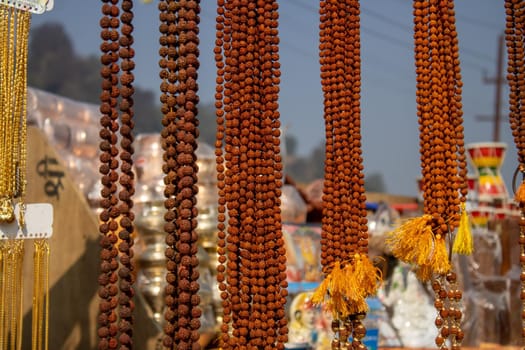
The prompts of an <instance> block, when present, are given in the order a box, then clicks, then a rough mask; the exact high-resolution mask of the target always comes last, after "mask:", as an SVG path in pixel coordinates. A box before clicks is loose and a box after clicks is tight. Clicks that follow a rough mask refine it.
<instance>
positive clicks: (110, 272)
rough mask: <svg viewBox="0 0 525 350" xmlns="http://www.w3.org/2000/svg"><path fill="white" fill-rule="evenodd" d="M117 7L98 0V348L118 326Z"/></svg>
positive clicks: (112, 344)
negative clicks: (99, 195) (99, 174)
mask: <svg viewBox="0 0 525 350" xmlns="http://www.w3.org/2000/svg"><path fill="white" fill-rule="evenodd" d="M119 13H120V8H119V7H118V0H103V1H102V14H103V16H102V18H101V20H100V26H101V28H102V31H101V37H102V40H103V41H102V44H101V46H100V49H101V51H102V56H101V62H102V68H101V76H102V93H101V95H100V101H101V104H100V113H101V118H100V125H101V127H102V129H101V130H100V137H101V142H100V150H101V154H100V163H101V165H100V168H99V171H100V173H101V175H102V177H101V183H102V186H103V187H102V190H101V197H102V198H101V201H100V205H101V208H102V211H101V213H100V216H99V217H100V222H101V224H100V226H99V230H100V233H101V234H102V236H101V238H100V246H101V248H102V250H101V252H100V259H101V262H100V275H99V277H98V282H99V285H100V287H99V290H98V295H99V297H100V302H99V316H98V324H99V328H98V337H99V343H98V348H99V349H100V350H106V349H116V348H117V347H118V345H119V341H118V326H117V319H118V316H117V306H118V302H119V300H118V294H119V288H118V286H117V281H118V275H117V270H118V268H119V263H118V260H117V257H118V249H117V248H116V246H115V244H116V243H117V241H118V237H117V232H118V229H119V225H118V222H117V218H118V217H119V216H120V214H121V213H120V208H119V198H118V196H117V182H118V180H119V174H118V171H117V169H118V166H119V161H118V158H117V156H118V155H119V150H118V148H117V142H118V136H117V132H118V130H119V122H118V119H119V112H118V108H117V105H118V99H119V96H120V89H119V87H118V74H119V72H120V67H119V65H118V61H119V53H118V51H119V49H120V44H119V37H120V34H119V31H118V28H119V26H120V21H119V18H118V15H119Z"/></svg>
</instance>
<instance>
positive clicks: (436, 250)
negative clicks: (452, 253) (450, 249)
mask: <svg viewBox="0 0 525 350" xmlns="http://www.w3.org/2000/svg"><path fill="white" fill-rule="evenodd" d="M450 269H451V265H450V260H449V258H448V254H447V246H446V244H445V240H444V239H442V238H441V236H439V235H438V236H436V237H435V239H434V243H433V252H432V255H431V256H430V257H429V259H428V260H427V261H426V263H425V264H423V265H419V266H417V267H416V277H417V278H418V279H419V280H420V281H422V282H426V281H429V280H430V279H431V278H432V276H433V275H434V274H439V275H443V274H447V273H448V272H450Z"/></svg>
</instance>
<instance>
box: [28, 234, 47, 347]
mask: <svg viewBox="0 0 525 350" xmlns="http://www.w3.org/2000/svg"><path fill="white" fill-rule="evenodd" d="M34 247H35V251H34V255H33V266H34V275H33V278H34V279H33V324H32V347H31V349H32V350H42V349H44V350H47V344H48V341H47V335H48V315H49V312H48V309H49V278H48V276H49V243H48V240H47V239H37V240H35V242H34Z"/></svg>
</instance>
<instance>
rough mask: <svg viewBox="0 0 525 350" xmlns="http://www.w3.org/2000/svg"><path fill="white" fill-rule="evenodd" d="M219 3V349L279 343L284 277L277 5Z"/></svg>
mask: <svg viewBox="0 0 525 350" xmlns="http://www.w3.org/2000/svg"><path fill="white" fill-rule="evenodd" d="M217 5H218V6H217V25H216V29H217V31H216V46H215V49H214V53H215V61H216V67H217V78H216V79H217V80H216V81H217V86H216V95H215V98H216V102H215V106H216V115H217V139H216V145H215V146H216V156H217V158H216V161H217V173H218V177H217V179H218V190H219V191H218V193H219V202H218V210H219V216H218V221H219V224H218V229H219V233H218V255H219V266H218V275H217V280H218V283H219V289H220V291H221V298H222V300H223V303H222V306H223V310H224V312H223V322H222V325H221V338H220V343H221V348H223V349H233V348H235V349H253V348H257V349H260V348H268V349H283V348H284V343H285V342H286V340H287V321H286V315H285V311H284V305H285V302H286V295H287V291H286V287H287V284H286V256H285V250H284V239H283V235H282V229H281V214H280V209H279V206H280V199H279V197H280V195H281V186H282V159H281V156H280V146H279V136H280V131H279V128H280V122H279V113H278V111H277V107H278V105H277V97H278V92H279V83H280V65H279V62H278V60H279V55H278V31H277V25H278V12H277V9H278V6H277V2H276V1H273V0H265V1H264V0H261V1H257V2H251V1H247V0H231V1H224V0H218V1H217ZM226 218H228V225H227V227H226V224H225V223H226Z"/></svg>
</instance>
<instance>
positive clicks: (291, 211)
mask: <svg viewBox="0 0 525 350" xmlns="http://www.w3.org/2000/svg"><path fill="white" fill-rule="evenodd" d="M307 213H308V208H307V206H306V203H305V201H304V200H303V198H302V197H301V195H300V194H299V191H297V189H296V188H295V187H294V186H292V185H284V186H283V187H282V195H281V217H282V220H283V222H285V223H289V224H304V223H306V214H307Z"/></svg>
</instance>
